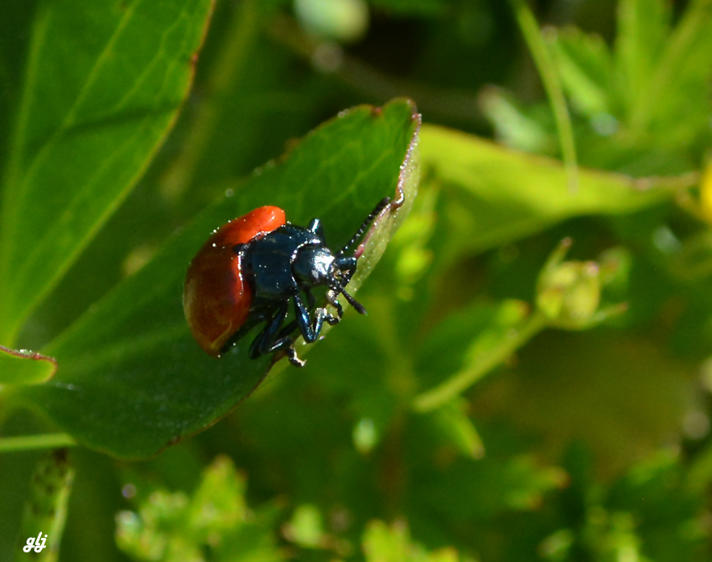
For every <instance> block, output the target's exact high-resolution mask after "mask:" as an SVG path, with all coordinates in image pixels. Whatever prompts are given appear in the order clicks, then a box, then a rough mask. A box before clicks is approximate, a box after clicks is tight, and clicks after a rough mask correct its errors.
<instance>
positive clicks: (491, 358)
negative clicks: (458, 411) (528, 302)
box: [413, 311, 547, 413]
mask: <svg viewBox="0 0 712 562" xmlns="http://www.w3.org/2000/svg"><path fill="white" fill-rule="evenodd" d="M546 324H547V320H546V317H545V316H544V315H543V314H541V313H539V312H536V311H535V312H533V313H532V314H531V316H530V317H529V319H528V320H527V322H526V323H525V324H524V325H523V326H522V327H521V328H520V329H519V330H518V331H517V332H516V333H514V334H512V335H511V337H508V338H505V339H502V341H501V342H500V344H499V346H498V347H496V348H495V349H493V350H492V352H490V353H489V354H488V355H487V357H484V358H482V360H481V361H479V362H478V363H477V364H476V365H475V367H474V368H472V369H464V370H462V371H460V372H458V373H456V374H455V375H453V376H452V377H450V378H449V379H448V380H446V381H445V382H443V383H442V384H439V385H438V386H436V387H434V388H431V389H430V390H426V391H425V392H422V393H421V394H419V395H417V396H416V397H415V398H414V400H413V409H414V410H415V411H416V412H420V413H423V412H429V411H431V410H435V409H436V408H439V407H440V406H442V405H443V404H445V403H446V402H448V401H450V400H452V399H453V398H455V397H456V396H457V395H459V394H460V393H462V392H463V391H464V390H466V389H467V388H469V387H470V386H472V385H473V384H474V383H475V382H476V381H477V380H479V379H480V378H481V377H482V376H483V375H484V374H486V373H487V372H488V371H490V370H491V369H493V368H494V367H496V366H497V365H498V364H500V363H501V362H502V361H504V360H505V359H507V357H509V356H510V355H511V354H512V353H513V352H514V351H515V350H516V349H517V348H519V347H521V346H523V345H524V344H525V343H526V342H528V341H529V340H530V339H531V338H533V337H534V336H535V335H536V334H538V333H539V332H540V331H541V330H542V329H544V328H545V327H546Z"/></svg>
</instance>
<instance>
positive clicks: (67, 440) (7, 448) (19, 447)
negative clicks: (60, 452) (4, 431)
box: [0, 433, 77, 453]
mask: <svg viewBox="0 0 712 562" xmlns="http://www.w3.org/2000/svg"><path fill="white" fill-rule="evenodd" d="M76 444H77V442H76V441H75V440H74V438H72V436H71V435H68V434H66V433H41V434H38V435H19V436H17V437H0V453H6V452H12V451H29V450H32V449H56V448H59V447H73V446H74V445H76Z"/></svg>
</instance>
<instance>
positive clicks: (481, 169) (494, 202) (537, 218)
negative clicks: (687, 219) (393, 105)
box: [422, 125, 698, 262]
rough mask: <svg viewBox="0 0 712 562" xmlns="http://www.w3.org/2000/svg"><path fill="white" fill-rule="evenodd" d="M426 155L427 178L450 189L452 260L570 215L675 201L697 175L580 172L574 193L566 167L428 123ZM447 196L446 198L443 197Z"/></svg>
mask: <svg viewBox="0 0 712 562" xmlns="http://www.w3.org/2000/svg"><path fill="white" fill-rule="evenodd" d="M422 157H423V163H424V166H425V167H426V170H427V171H428V172H429V176H428V177H429V178H431V179H432V181H434V182H436V183H439V184H441V185H442V186H443V188H444V189H445V190H446V192H447V195H448V197H447V199H446V205H445V208H444V209H443V217H444V219H445V220H444V222H445V224H447V227H448V229H450V231H451V232H450V236H449V237H448V244H447V246H445V247H442V248H440V249H439V251H438V259H439V260H441V261H442V262H447V261H449V260H450V259H452V258H453V256H455V255H456V254H458V253H459V252H463V251H468V252H474V251H483V250H485V249H487V248H492V247H494V246H497V245H501V244H504V243H506V242H511V241H512V240H515V239H517V238H521V237H524V236H528V235H531V234H533V233H535V232H538V231H541V230H543V229H545V228H548V227H549V226H551V225H553V224H555V223H556V222H559V221H562V220H564V219H567V218H569V217H573V216H578V215H589V214H605V215H609V214H622V213H630V212H633V211H636V210H639V209H643V208H645V207H650V206H652V205H655V204H658V203H660V202H661V201H665V200H669V199H672V197H673V196H674V195H675V193H676V190H679V189H682V188H687V187H691V186H693V185H695V184H696V182H697V180H698V178H697V175H696V174H685V175H682V176H676V177H669V178H664V177H663V178H658V177H653V178H631V177H629V176H625V175H623V174H616V173H610V172H603V171H597V170H586V169H581V170H580V171H579V188H578V190H575V191H574V190H571V189H569V187H568V184H567V175H566V172H565V170H564V168H563V167H562V165H561V163H559V162H557V161H556V160H551V159H548V158H542V157H540V156H534V155H531V154H525V153H521V152H515V151H512V150H508V149H505V148H502V147H500V146H498V145H496V144H493V143H491V142H489V141H485V140H483V139H479V138H477V137H475V136H471V135H467V134H464V133H461V132H458V131H454V130H450V129H445V128H443V127H436V126H433V125H427V126H425V127H423V131H422ZM444 199H445V198H444Z"/></svg>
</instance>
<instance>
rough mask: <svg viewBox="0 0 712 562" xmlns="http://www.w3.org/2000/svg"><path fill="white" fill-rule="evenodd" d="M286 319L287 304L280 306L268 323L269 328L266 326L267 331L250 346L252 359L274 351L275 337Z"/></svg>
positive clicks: (259, 335) (261, 333)
mask: <svg viewBox="0 0 712 562" xmlns="http://www.w3.org/2000/svg"><path fill="white" fill-rule="evenodd" d="M286 317H287V303H286V302H285V303H282V304H281V305H280V306H279V308H278V309H277V311H276V312H275V313H274V314H273V315H272V318H271V319H270V320H269V322H268V323H267V326H265V329H264V330H262V332H260V334H258V336H257V337H256V338H255V339H254V341H253V342H252V345H250V358H251V359H254V358H255V357H259V356H260V355H265V354H266V353H269V352H270V351H272V349H270V348H271V347H272V345H273V342H274V340H275V337H276V335H277V333H278V332H279V330H280V328H281V327H282V324H283V323H284V319H285V318H286Z"/></svg>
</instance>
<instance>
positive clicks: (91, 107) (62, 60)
mask: <svg viewBox="0 0 712 562" xmlns="http://www.w3.org/2000/svg"><path fill="white" fill-rule="evenodd" d="M17 10H22V7H21V6H19V3H18V6H13V7H12V8H11V9H10V11H11V12H13V13H14V12H15V11H17ZM210 10H211V2H210V0H189V1H187V2H186V1H182V0H170V1H165V2H160V3H158V2H154V1H152V0H133V1H128V2H127V1H124V0H113V1H111V2H108V3H107V2H91V1H87V0H85V1H82V2H71V1H68V0H58V1H53V2H38V3H37V7H36V11H35V13H34V18H33V19H32V21H31V22H30V21H27V22H26V23H27V24H28V25H31V31H27V30H26V31H27V37H28V44H27V46H26V51H27V55H26V57H27V61H26V65H25V69H24V76H23V77H20V76H11V77H12V78H15V80H17V83H19V84H21V85H22V89H21V91H20V93H19V95H18V96H17V97H16V98H14V99H12V98H11V99H10V100H8V101H14V102H16V103H15V104H14V105H9V106H3V110H4V111H5V112H7V114H8V115H12V116H14V126H13V127H12V133H11V140H10V141H9V144H8V147H7V151H5V152H6V154H7V157H6V160H5V162H3V163H2V166H3V167H4V174H3V187H2V190H3V191H2V214H1V215H0V217H1V220H0V225H1V226H2V231H1V232H0V316H1V317H2V319H3V320H2V322H1V323H0V339H1V340H4V341H6V342H9V343H11V342H12V341H13V340H14V338H15V337H16V335H17V331H18V329H19V328H20V327H21V325H22V322H23V320H24V319H25V318H26V317H27V315H28V314H29V313H30V312H31V311H32V309H33V308H34V307H36V306H37V305H38V304H39V302H40V301H41V299H42V297H44V296H45V295H46V294H47V293H48V291H49V290H50V289H51V288H52V287H53V286H54V285H55V284H56V283H57V281H58V280H59V279H60V278H61V276H62V274H63V273H64V272H65V271H66V270H67V269H68V267H69V266H70V265H71V264H72V262H73V261H74V260H75V259H76V257H77V256H78V254H79V252H80V251H81V250H82V249H83V248H84V247H85V246H86V244H87V243H88V242H89V240H90V239H91V238H92V236H93V235H94V234H95V232H96V231H97V230H98V228H99V227H100V226H101V224H102V223H103V222H104V221H105V220H106V219H107V217H108V216H109V215H110V214H111V212H112V211H113V210H114V209H115V208H116V207H117V206H118V205H119V203H120V202H121V201H122V200H123V198H124V197H125V196H126V194H127V193H128V191H129V190H130V188H131V187H132V186H133V185H134V184H135V183H136V181H137V180H138V178H139V177H140V175H141V173H142V172H143V170H144V169H145V167H146V166H147V164H148V162H149V161H150V160H151V157H152V156H153V153H154V152H155V151H156V149H157V148H158V146H159V144H160V143H161V141H162V140H163V138H164V137H165V135H166V133H167V132H168V130H169V129H170V128H171V126H172V124H173V122H174V120H175V117H176V114H177V111H178V109H179V107H180V105H181V103H182V101H183V99H184V98H185V96H186V94H187V92H188V88H189V86H190V83H191V80H192V76H193V68H194V64H195V55H196V51H197V49H198V48H199V46H200V43H201V42H202V37H203V34H204V33H205V26H206V22H207V20H208V16H209V15H210ZM13 33H17V32H13ZM18 35H19V34H18ZM10 47H12V48H15V49H19V48H20V46H18V45H17V44H16V43H14V44H12V45H7V46H6V48H10ZM20 55H21V53H18V52H14V53H12V52H11V53H7V52H5V53H3V56H4V58H5V59H6V60H7V59H10V58H11V57H13V56H20ZM4 66H5V68H4V72H5V73H12V72H13V71H15V70H16V69H8V67H7V64H5V65H4ZM10 121H11V119H10V118H9V117H7V116H3V117H2V122H7V123H9V122H10Z"/></svg>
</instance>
